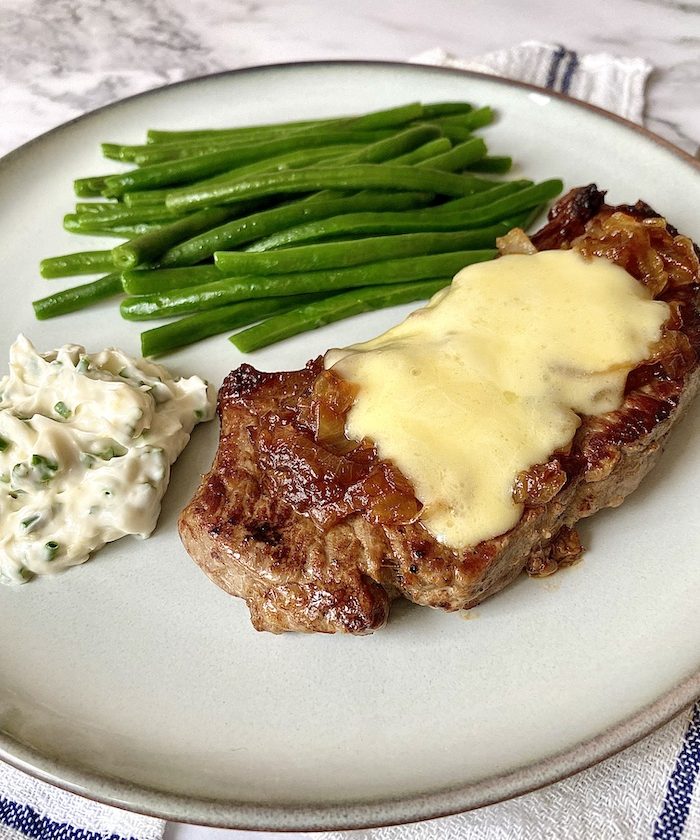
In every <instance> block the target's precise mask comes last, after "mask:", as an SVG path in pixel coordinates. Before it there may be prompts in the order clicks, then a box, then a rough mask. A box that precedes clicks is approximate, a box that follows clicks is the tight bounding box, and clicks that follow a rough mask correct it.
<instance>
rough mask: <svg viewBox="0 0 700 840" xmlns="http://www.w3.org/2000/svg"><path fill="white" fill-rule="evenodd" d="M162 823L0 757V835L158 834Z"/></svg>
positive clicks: (140, 839)
mask: <svg viewBox="0 0 700 840" xmlns="http://www.w3.org/2000/svg"><path fill="white" fill-rule="evenodd" d="M164 828H165V823H164V822H163V820H156V819H153V818H152V817H142V816H140V815H138V814H131V813H129V812H128V811H122V810H120V809H119V808H111V807H110V806H109V805H100V804H99V803H97V802H93V801H91V800H89V799H83V797H82V796H75V795H73V794H72V793H66V791H63V790H59V789H58V788H55V787H53V786H52V785H47V784H45V783H44V782H39V781H37V780H36V779H33V778H31V777H30V776H27V775H26V774H25V773H22V772H20V771H19V770H15V768H14V767H10V766H9V764H3V763H2V762H0V840H26V838H30V839H31V840H160V838H161V837H162V836H163V831H164Z"/></svg>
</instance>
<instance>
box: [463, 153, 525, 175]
mask: <svg viewBox="0 0 700 840" xmlns="http://www.w3.org/2000/svg"><path fill="white" fill-rule="evenodd" d="M512 166H513V158H511V157H507V156H505V155H493V156H491V155H487V156H486V157H483V158H481V160H475V161H474V163H470V164H469V166H467V167H465V169H468V170H469V171H470V172H489V173H491V174H493V175H505V173H506V172H510V170H511V167H512Z"/></svg>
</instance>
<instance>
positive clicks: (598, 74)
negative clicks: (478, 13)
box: [412, 41, 652, 123]
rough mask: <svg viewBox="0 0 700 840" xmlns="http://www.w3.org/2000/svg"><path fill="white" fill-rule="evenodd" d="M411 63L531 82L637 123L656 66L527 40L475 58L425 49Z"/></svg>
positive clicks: (641, 60) (637, 60)
mask: <svg viewBox="0 0 700 840" xmlns="http://www.w3.org/2000/svg"><path fill="white" fill-rule="evenodd" d="M412 61H414V62H415V63H417V64H436V65H439V66H440V67H457V68H459V69H461V70H475V71H478V72H479V73H490V74H491V75H493V76H503V77H504V78H506V79H516V80H517V81H521V82H529V83H530V84H533V85H539V86H540V87H543V88H549V89H550V90H556V91H560V92H561V93H566V94H568V95H569V96H573V97H574V98H575V99H582V100H583V101H584V102H590V103H591V104H593V105H598V107H600V108H605V109H606V110H607V111H612V112H613V113H614V114H619V115H620V116H621V117H625V118H626V119H628V120H632V121H633V122H638V123H641V122H642V113H643V111H644V87H645V85H646V81H647V78H648V77H649V73H650V72H651V70H652V66H651V64H649V62H648V61H646V60H645V59H643V58H625V57H620V56H614V55H608V54H607V53H592V54H587V55H584V54H579V53H577V52H576V51H575V50H568V49H566V48H565V47H563V46H562V45H561V44H543V43H541V42H540V41H525V42H524V43H522V44H519V45H518V46H516V47H510V48H508V49H504V50H496V51H495V52H490V53H486V55H482V56H479V57H477V58H473V59H464V58H456V57H455V56H453V55H449V54H448V53H446V52H445V51H444V50H441V49H434V50H429V51H428V52H425V53H421V54H420V55H418V56H416V57H415V58H413V59H412Z"/></svg>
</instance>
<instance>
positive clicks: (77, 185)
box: [73, 175, 105, 198]
mask: <svg viewBox="0 0 700 840" xmlns="http://www.w3.org/2000/svg"><path fill="white" fill-rule="evenodd" d="M104 188H105V179H104V176H103V175H95V176H92V177H90V178H77V179H76V180H75V181H73V191H74V192H75V194H76V195H77V196H78V197H79V198H97V197H98V196H101V195H102V190H103V189H104Z"/></svg>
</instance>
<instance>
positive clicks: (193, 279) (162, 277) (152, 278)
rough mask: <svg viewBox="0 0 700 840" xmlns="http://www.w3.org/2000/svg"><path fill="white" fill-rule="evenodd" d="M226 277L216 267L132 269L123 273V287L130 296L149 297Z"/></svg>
mask: <svg viewBox="0 0 700 840" xmlns="http://www.w3.org/2000/svg"><path fill="white" fill-rule="evenodd" d="M223 276H224V275H223V274H222V273H221V272H220V271H219V269H218V268H217V267H216V266H215V265H194V266H191V267H187V268H157V269H154V270H152V271H149V270H148V269H139V268H137V269H130V270H128V271H124V272H122V275H121V277H122V287H123V289H124V291H125V292H126V293H127V294H128V295H148V294H152V293H154V292H170V291H174V290H176V289H186V288H188V287H190V286H201V285H203V284H205V283H213V282H214V281H215V280H221V278H222V277H223Z"/></svg>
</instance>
